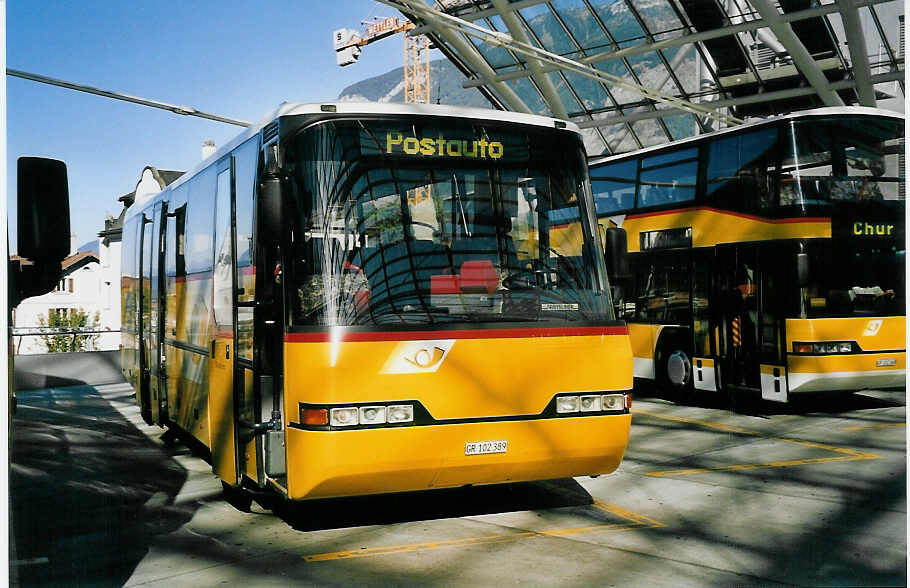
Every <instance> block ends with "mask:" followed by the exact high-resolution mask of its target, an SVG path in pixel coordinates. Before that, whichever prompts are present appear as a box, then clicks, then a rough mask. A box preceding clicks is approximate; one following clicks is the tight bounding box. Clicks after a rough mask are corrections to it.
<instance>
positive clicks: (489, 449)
mask: <svg viewBox="0 0 910 588" xmlns="http://www.w3.org/2000/svg"><path fill="white" fill-rule="evenodd" d="M122 267H123V271H122V296H123V337H124V343H123V369H124V373H125V375H126V377H127V378H128V380H129V381H130V382H131V383H132V385H133V386H134V387H135V390H136V392H137V402H138V404H139V407H140V408H141V413H142V416H143V418H144V419H145V420H146V422H148V423H150V424H157V425H160V426H162V427H167V428H168V429H170V430H171V431H174V434H175V435H180V436H181V437H183V438H184V439H190V440H193V442H194V444H195V445H196V446H197V447H199V448H200V449H201V450H202V453H203V455H205V456H207V457H209V458H210V461H211V463H212V467H213V470H214V472H215V474H217V476H218V477H219V478H220V479H221V480H222V482H223V483H224V485H225V486H226V489H227V491H228V492H231V491H232V490H236V489H237V488H249V489H254V490H255V489H270V490H274V491H276V492H278V493H279V494H280V495H281V496H284V497H286V498H289V499H293V500H300V499H310V498H324V497H336V496H351V495H362V494H372V493H384V492H397V491H411V490H420V489H427V488H444V487H455V486H462V485H466V484H493V483H501V482H513V481H526V480H537V479H549V478H560V477H567V476H577V475H583V474H584V475H595V474H603V473H609V472H612V471H614V470H615V469H616V468H617V467H618V465H619V463H620V461H621V459H622V456H623V453H624V451H625V447H626V443H627V440H628V435H629V425H630V414H629V409H630V404H631V399H630V390H631V388H632V352H631V346H630V343H629V337H628V329H627V327H626V325H625V324H624V323H623V322H622V321H618V320H616V319H615V316H614V314H613V306H612V303H611V299H610V289H609V283H608V280H607V274H606V269H605V264H604V252H603V249H602V244H601V242H600V240H599V238H598V229H597V224H596V217H595V213H594V205H593V200H592V197H591V193H590V183H589V181H588V177H587V167H586V160H585V157H584V150H583V144H582V140H581V136H580V133H579V131H578V129H577V128H576V127H574V126H573V125H571V124H568V123H565V122H563V121H559V120H555V119H551V118H544V117H538V116H529V115H520V114H515V113H507V112H496V111H486V110H472V109H454V108H448V107H442V106H426V105H420V106H418V105H408V106H401V105H388V104H352V103H337V104H298V105H290V104H286V105H283V106H282V107H280V108H279V109H278V110H277V111H276V112H275V113H273V114H272V115H271V116H269V117H267V118H266V119H265V120H264V121H263V122H262V124H258V125H254V126H252V127H250V128H249V129H248V130H246V131H245V132H244V133H242V134H241V135H240V136H239V137H237V138H236V139H234V140H233V141H231V142H230V143H229V144H227V145H225V146H224V147H223V148H221V149H220V150H219V151H217V152H216V153H215V154H214V155H212V156H211V157H209V158H208V159H206V160H205V161H204V162H202V163H201V164H200V166H199V167H198V168H197V169H195V170H193V171H192V172H189V173H186V174H184V175H183V176H182V177H181V178H180V179H178V180H177V181H175V182H174V183H172V184H171V185H169V186H168V187H167V188H166V189H165V190H164V191H162V192H161V193H160V194H158V195H156V196H153V197H149V198H146V199H145V200H144V201H137V202H135V203H134V204H133V205H132V206H131V207H130V209H129V211H128V213H127V217H126V219H125V223H124V233H123V262H122Z"/></svg>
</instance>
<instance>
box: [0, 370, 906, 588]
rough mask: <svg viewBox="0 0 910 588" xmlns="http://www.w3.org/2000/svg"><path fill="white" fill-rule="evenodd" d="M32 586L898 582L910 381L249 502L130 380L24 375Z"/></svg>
mask: <svg viewBox="0 0 910 588" xmlns="http://www.w3.org/2000/svg"><path fill="white" fill-rule="evenodd" d="M18 396H19V398H18V402H19V408H18V411H17V413H16V415H15V418H14V419H13V444H12V459H11V478H10V483H11V510H10V512H11V526H12V530H11V535H10V538H11V554H10V560H11V567H10V581H11V584H12V585H17V586H47V585H67V586H70V585H80V586H119V585H123V586H168V587H171V586H200V585H204V586H211V585H218V584H226V583H231V584H234V583H244V584H246V585H255V586H287V585H289V584H292V585H317V586H321V585H326V586H329V585H344V586H349V585H352V584H355V585H381V586H396V585H402V586H405V585H407V586H410V585H440V586H467V585H471V586H478V585H480V586H492V585H517V584H531V585H540V584H548V585H559V586H591V585H599V586H708V585H722V586H730V585H736V586H774V585H810V586H821V585H825V586H886V585H893V586H902V585H906V583H907V537H906V530H907V516H906V513H907V508H906V496H907V492H906V466H907V457H906V410H905V393H904V392H903V391H900V392H883V391H874V392H863V393H859V394H855V395H848V396H843V395H841V396H834V397H831V396H822V397H817V398H810V399H806V400H805V401H799V402H797V403H795V404H792V405H786V406H774V405H763V406H759V407H753V408H752V409H751V410H750V412H747V413H745V414H735V413H731V412H729V411H727V410H724V409H722V408H720V407H716V406H679V405H674V404H672V403H669V402H667V401H665V400H662V399H660V398H642V397H637V398H636V399H635V402H634V405H633V427H632V436H631V439H630V445H629V449H628V451H627V454H626V458H625V460H624V462H623V464H622V465H621V467H620V469H619V470H618V471H617V472H616V473H614V474H611V475H608V476H601V477H598V478H575V479H561V480H548V481H542V482H535V483H525V484H506V485H500V486H490V487H473V488H459V489H453V490H434V491H427V492H417V493H407V494H398V495H385V496H372V497H363V498H349V499H335V500H320V501H314V502H304V503H297V504H287V503H282V502H280V501H268V500H262V504H259V503H254V505H253V508H252V510H251V512H244V511H241V510H238V509H237V508H235V507H234V506H232V505H231V503H229V502H227V501H226V500H224V499H223V497H222V495H221V485H220V483H219V482H218V480H217V479H216V478H215V477H214V476H213V474H212V473H211V470H210V468H209V466H208V465H207V464H206V463H205V462H203V461H202V460H201V459H199V458H198V457H195V456H194V455H192V454H191V452H190V451H189V450H188V449H187V448H185V447H183V446H181V445H177V446H174V447H170V446H167V445H166V444H165V443H164V442H163V441H162V439H161V436H162V433H163V430H162V429H159V428H158V427H149V426H147V425H145V424H144V423H143V422H142V421H141V419H140V417H139V414H138V409H137V408H136V407H135V403H134V398H133V394H132V390H131V389H130V388H129V387H128V386H127V385H125V384H110V385H99V386H71V387H62V388H47V389H42V390H33V391H24V392H20V393H19V395H18Z"/></svg>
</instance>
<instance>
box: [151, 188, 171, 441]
mask: <svg viewBox="0 0 910 588" xmlns="http://www.w3.org/2000/svg"><path fill="white" fill-rule="evenodd" d="M153 214H154V219H155V220H154V223H153V225H152V235H153V237H152V241H153V243H154V249H155V251H154V252H153V253H152V261H151V266H152V268H151V269H152V279H151V284H150V286H151V292H152V296H151V299H150V302H151V308H150V309H149V315H150V319H151V320H150V324H149V327H150V328H149V334H150V335H151V346H150V349H151V351H152V353H151V354H150V358H151V368H152V369H151V372H152V373H151V378H150V379H149V386H150V388H151V408H152V421H153V422H155V423H157V424H159V425H163V424H165V422H167V366H166V365H165V364H166V362H167V355H166V350H165V334H164V333H165V331H164V323H165V314H166V313H165V311H166V309H167V299H166V295H167V292H166V290H165V287H166V285H167V280H166V279H165V274H164V264H165V246H166V243H167V239H166V231H165V229H166V227H167V203H166V202H159V203H157V204H156V205H155V208H154V213H153Z"/></svg>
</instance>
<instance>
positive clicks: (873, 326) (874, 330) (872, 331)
mask: <svg viewBox="0 0 910 588" xmlns="http://www.w3.org/2000/svg"><path fill="white" fill-rule="evenodd" d="M881 328H882V321H881V319H878V320H874V321H869V322H868V323H866V330H865V331H863V337H875V336H876V335H878V332H879V330H880V329H881Z"/></svg>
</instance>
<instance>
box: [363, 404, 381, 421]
mask: <svg viewBox="0 0 910 588" xmlns="http://www.w3.org/2000/svg"><path fill="white" fill-rule="evenodd" d="M385 414H386V413H385V407H384V406H361V407H360V424H361V425H381V424H383V423H384V422H385Z"/></svg>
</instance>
